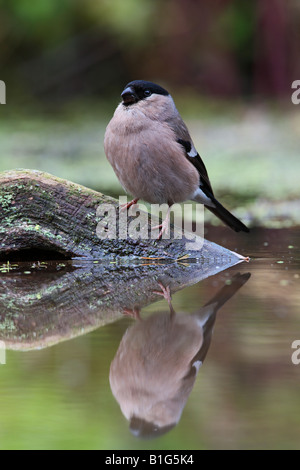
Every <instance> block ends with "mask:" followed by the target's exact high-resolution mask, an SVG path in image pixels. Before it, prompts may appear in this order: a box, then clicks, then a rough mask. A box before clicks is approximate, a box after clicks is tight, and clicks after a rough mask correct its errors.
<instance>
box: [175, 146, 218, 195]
mask: <svg viewBox="0 0 300 470" xmlns="http://www.w3.org/2000/svg"><path fill="white" fill-rule="evenodd" d="M177 142H178V143H179V144H180V145H182V147H183V148H184V150H185V156H186V158H187V159H188V161H189V162H191V163H192V164H193V165H194V167H195V168H196V169H197V171H198V173H199V175H200V186H201V188H202V189H203V191H204V192H205V194H207V193H208V194H207V196H209V195H211V196H213V195H214V193H213V190H212V187H211V184H210V181H209V177H208V173H207V170H206V167H205V165H204V163H203V160H202V158H201V157H200V155H199V153H197V155H196V156H195V157H190V156H189V154H188V152H190V151H191V149H192V145H191V142H189V141H187V140H183V139H178V140H177Z"/></svg>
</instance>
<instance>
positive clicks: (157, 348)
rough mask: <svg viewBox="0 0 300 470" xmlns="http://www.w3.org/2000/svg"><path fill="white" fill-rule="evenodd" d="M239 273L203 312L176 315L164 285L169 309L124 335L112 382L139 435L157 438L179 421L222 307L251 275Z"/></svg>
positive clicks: (132, 427)
mask: <svg viewBox="0 0 300 470" xmlns="http://www.w3.org/2000/svg"><path fill="white" fill-rule="evenodd" d="M249 277H250V274H249V273H247V274H239V273H238V274H236V275H235V276H234V277H233V278H232V280H231V283H230V284H227V285H225V286H224V287H223V288H222V289H221V290H220V291H219V292H218V293H217V294H216V295H215V297H213V298H212V299H211V300H210V301H209V302H208V303H207V304H206V305H205V306H204V307H202V308H201V309H200V310H199V311H198V312H196V313H194V314H192V315H187V314H177V313H175V312H174V310H173V308H172V305H171V297H170V291H169V290H168V289H165V288H164V287H163V286H161V287H162V294H163V295H164V297H165V298H166V299H167V300H168V302H169V306H170V313H165V312H164V313H158V314H155V315H152V316H150V317H148V318H147V319H145V320H142V319H140V318H139V316H138V315H137V313H138V312H137V311H135V312H134V314H135V316H138V320H139V321H137V322H136V323H135V324H134V325H133V326H132V327H131V328H129V329H128V330H127V331H126V333H125V335H124V336H123V338H122V341H121V343H120V346H119V349H118V351H117V354H116V356H115V358H114V360H113V362H112V364H111V367H110V375H109V379H110V385H111V389H112V392H113V394H114V396H115V398H116V400H117V401H118V402H119V404H120V407H121V410H122V412H123V414H124V416H125V417H126V418H127V419H128V420H129V421H130V429H131V431H132V433H133V434H134V435H135V436H139V437H155V436H159V435H161V434H164V433H165V432H167V431H169V430H170V429H171V428H173V427H174V426H175V425H176V424H177V423H178V421H179V419H180V416H181V413H182V410H183V408H184V406H185V403H186V401H187V398H188V396H189V394H190V392H191V390H192V388H193V385H194V382H195V379H196V376H197V373H198V370H199V368H200V366H201V365H202V362H203V360H204V358H205V356H206V354H207V351H208V348H209V346H210V341H211V335H212V329H213V325H214V322H215V319H216V314H217V311H218V310H219V308H220V307H221V306H222V305H223V304H224V303H225V302H227V300H229V299H230V298H231V297H232V296H233V295H234V294H235V293H236V292H237V291H238V289H239V288H240V287H242V286H243V284H245V283H246V282H247V280H248V279H249Z"/></svg>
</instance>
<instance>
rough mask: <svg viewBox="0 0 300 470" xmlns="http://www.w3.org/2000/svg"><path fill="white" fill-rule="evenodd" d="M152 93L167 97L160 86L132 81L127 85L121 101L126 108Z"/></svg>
mask: <svg viewBox="0 0 300 470" xmlns="http://www.w3.org/2000/svg"><path fill="white" fill-rule="evenodd" d="M153 93H155V94H157V95H164V96H168V95H169V92H168V91H167V90H165V89H164V88H163V87H161V86H160V85H156V83H152V82H147V81H146V80H134V81H132V82H129V83H127V85H126V86H125V88H124V90H123V92H122V94H121V96H122V99H123V104H124V105H125V106H128V105H130V104H133V103H137V102H138V101H140V100H143V99H146V98H148V97H149V96H151V95H152V94H153Z"/></svg>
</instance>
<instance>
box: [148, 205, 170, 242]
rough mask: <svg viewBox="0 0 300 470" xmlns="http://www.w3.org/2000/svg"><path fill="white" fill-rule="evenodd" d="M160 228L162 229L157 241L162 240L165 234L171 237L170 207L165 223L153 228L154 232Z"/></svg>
mask: <svg viewBox="0 0 300 470" xmlns="http://www.w3.org/2000/svg"><path fill="white" fill-rule="evenodd" d="M158 228H159V229H160V232H159V234H158V237H157V240H160V239H161V238H162V236H163V234H164V233H167V234H168V235H170V207H169V209H168V212H167V215H166V218H165V220H164V221H163V223H162V224H159V225H156V226H155V227H152V230H156V229H158Z"/></svg>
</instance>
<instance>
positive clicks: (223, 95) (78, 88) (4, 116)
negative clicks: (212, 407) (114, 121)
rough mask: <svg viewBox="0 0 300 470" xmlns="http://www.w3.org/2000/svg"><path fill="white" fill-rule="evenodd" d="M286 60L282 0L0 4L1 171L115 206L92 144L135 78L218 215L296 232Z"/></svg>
mask: <svg viewBox="0 0 300 470" xmlns="http://www.w3.org/2000/svg"><path fill="white" fill-rule="evenodd" d="M299 50H300V5H299V2H297V1H292V0H289V1H286V0H272V1H271V2H270V1H267V0H256V1H255V0H253V1H251V2H249V1H248V0H218V1H214V2H210V1H208V0H202V1H194V0H175V1H174V0H172V1H171V0H96V1H95V0H93V1H92V0H85V1H83V0H73V1H72V0H40V1H39V2H31V1H29V0H0V79H1V80H3V81H4V82H5V83H6V87H7V104H6V105H1V108H0V118H1V129H0V171H3V170H6V169H11V168H34V169H41V170H45V171H48V172H50V173H53V174H55V175H57V176H60V177H63V178H67V179H70V180H73V181H75V182H78V183H81V184H83V185H86V186H89V187H92V188H94V189H97V190H100V191H102V192H105V193H107V194H110V195H113V196H118V195H119V194H121V193H122V188H121V186H120V184H119V183H118V181H117V178H116V177H115V175H114V173H113V171H112V169H111V167H110V166H109V164H108V163H107V161H106V159H105V155H104V151H103V135H104V131H105V127H106V125H107V123H108V121H109V120H110V118H111V116H112V114H113V111H114V109H115V107H116V105H117V103H118V102H119V99H120V93H121V91H122V89H123V87H124V85H125V84H126V83H127V82H128V81H130V80H133V79H140V78H142V79H146V80H152V81H155V82H158V83H160V84H162V85H163V86H165V87H166V88H167V89H168V90H169V91H170V92H171V94H172V95H173V97H174V99H175V102H176V104H177V107H178V109H179V111H180V112H181V114H182V115H183V117H184V119H185V120H186V121H187V124H188V125H189V127H190V129H191V132H192V136H193V139H194V141H195V143H196V145H197V147H198V150H199V152H200V154H201V155H202V157H203V159H204V161H205V162H206V165H207V168H208V172H209V174H210V177H211V181H212V184H213V186H214V187H215V191H216V194H217V195H218V196H219V197H220V198H222V201H223V202H224V204H227V206H229V208H235V209H236V211H237V215H239V216H240V217H243V218H244V219H245V221H246V222H248V223H250V224H252V225H265V226H266V225H267V226H271V227H280V226H286V227H289V226H291V225H295V224H299V223H300V215H299V211H297V210H296V209H295V208H296V206H297V204H298V202H299V200H298V199H299V190H298V186H299V185H298V175H299V170H300V159H299V155H298V152H299V142H300V139H299V137H300V136H299V133H300V114H299V110H300V107H299V106H296V105H293V104H292V102H291V95H292V91H293V90H292V89H291V85H292V82H293V81H294V80H296V79H300V60H299ZM224 175H225V177H224ZM208 217H209V216H208ZM212 221H213V222H215V223H217V221H216V220H215V218H213V219H212Z"/></svg>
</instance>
